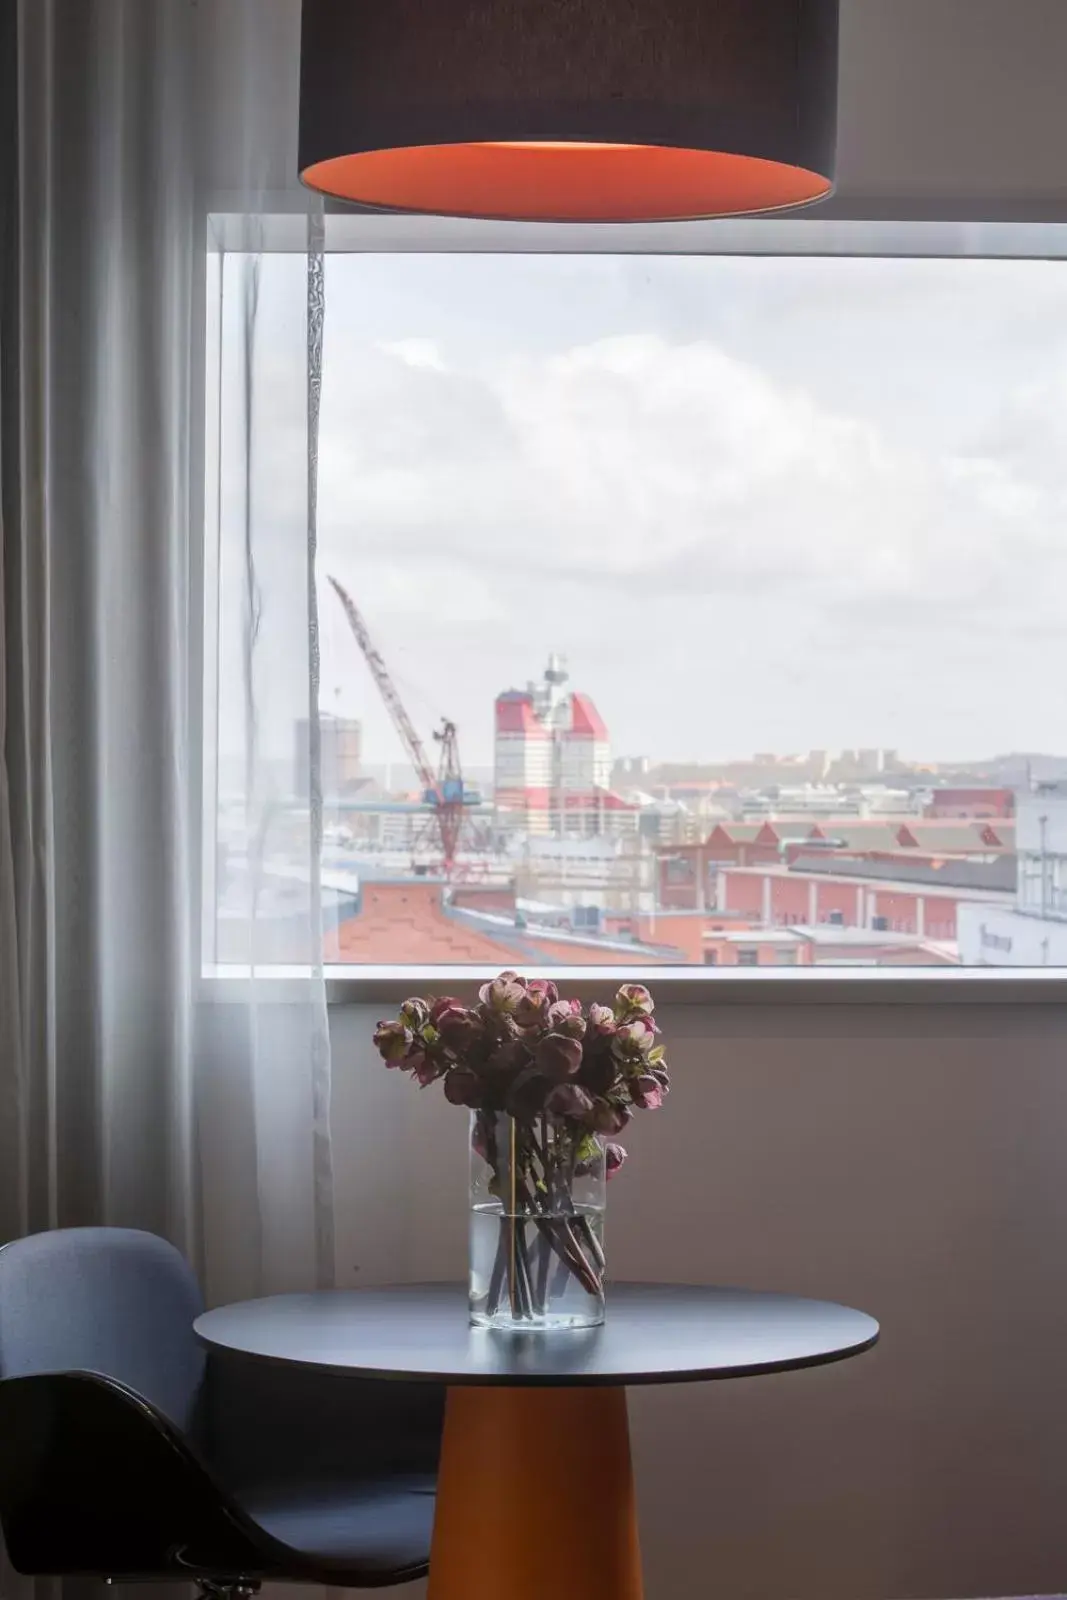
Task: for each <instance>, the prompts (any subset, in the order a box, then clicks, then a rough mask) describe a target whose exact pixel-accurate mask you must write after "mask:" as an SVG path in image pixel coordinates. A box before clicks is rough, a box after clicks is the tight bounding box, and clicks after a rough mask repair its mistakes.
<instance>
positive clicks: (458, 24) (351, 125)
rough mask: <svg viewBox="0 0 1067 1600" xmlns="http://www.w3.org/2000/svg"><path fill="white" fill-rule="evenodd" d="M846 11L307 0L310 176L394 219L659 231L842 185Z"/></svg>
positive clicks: (682, 4)
mask: <svg viewBox="0 0 1067 1600" xmlns="http://www.w3.org/2000/svg"><path fill="white" fill-rule="evenodd" d="M837 32H838V0H303V36H302V41H301V83H300V173H301V177H302V179H303V181H304V182H305V183H306V184H307V185H309V186H310V187H311V188H313V189H317V190H320V191H321V192H322V193H324V194H326V195H331V196H333V197H335V198H337V199H340V200H348V201H355V202H358V203H359V204H361V205H364V206H370V207H375V208H380V209H384V210H388V211H409V212H422V213H431V214H434V215H443V216H458V217H486V218H500V219H510V220H517V221H554V222H648V221H663V220H667V219H675V220H677V219H684V218H693V217H709V216H729V215H736V214H738V213H742V212H756V211H777V210H783V209H785V208H787V207H791V206H798V205H804V204H806V203H808V202H809V201H812V200H818V199H821V198H823V197H824V196H825V195H827V194H829V193H830V191H831V189H832V188H833V180H834V152H835V144H836V130H837Z"/></svg>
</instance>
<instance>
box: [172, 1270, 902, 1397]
mask: <svg viewBox="0 0 1067 1600" xmlns="http://www.w3.org/2000/svg"><path fill="white" fill-rule="evenodd" d="M196 1333H197V1336H198V1337H199V1339H200V1340H201V1341H202V1343H204V1344H205V1345H207V1346H209V1347H210V1348H211V1349H214V1350H218V1351H224V1352H227V1353H228V1354H231V1355H240V1356H245V1357H248V1358H250V1359H254V1360H259V1361H267V1362H274V1363H276V1364H281V1365H285V1366H296V1367H304V1368H310V1369H312V1370H316V1371H320V1372H322V1371H328V1372H334V1373H341V1374H348V1375H349V1376H351V1377H362V1378H402V1379H407V1380H409V1381H410V1380H416V1381H419V1380H421V1381H424V1382H428V1381H433V1382H437V1383H447V1384H493V1383H496V1384H504V1385H521V1384H543V1385H546V1386H554V1387H558V1386H563V1385H566V1384H589V1385H594V1384H599V1385H609V1384H617V1385H621V1384H626V1385H632V1384H651V1383H686V1382H696V1381H702V1380H705V1379H712V1378H741V1377H748V1376H752V1375H754V1374H757V1373H766V1372H788V1371H790V1370H792V1369H794V1368H798V1367H815V1366H821V1365H823V1364H824V1363H826V1362H829V1361H841V1360H844V1359H845V1358H846V1357H848V1356H854V1355H859V1353H860V1352H861V1351H863V1350H867V1349H869V1348H870V1346H871V1345H873V1344H874V1343H875V1341H876V1340H877V1338H878V1324H877V1322H875V1321H874V1319H873V1318H872V1317H868V1316H866V1315H865V1314H864V1313H863V1312H862V1311H852V1310H849V1308H848V1307H847V1306H839V1305H834V1304H832V1303H830V1302H827V1301H821V1300H801V1299H798V1298H796V1297H795V1296H793V1295H783V1294H764V1293H760V1292H757V1291H755V1290H751V1289H712V1288H696V1287H677V1286H674V1285H667V1284H613V1285H611V1286H610V1287H609V1289H608V1310H607V1321H606V1322H605V1324H604V1326H603V1327H602V1328H591V1329H587V1330H582V1331H572V1330H563V1331H559V1332H547V1333H546V1332H533V1331H531V1332H510V1331H509V1332H504V1333H501V1332H497V1331H486V1330H483V1329H472V1328H471V1327H470V1326H469V1325H468V1321H467V1296H466V1291H465V1289H463V1288H461V1287H459V1286H453V1285H450V1284H431V1285H419V1286H414V1287H410V1288H396V1289H360V1290H355V1291H353V1292H351V1293H349V1292H342V1291H335V1292H332V1293H322V1294H297V1295H279V1296H277V1297H275V1298H273V1299H269V1300H248V1301H245V1302H244V1303H243V1304H240V1305H232V1306H222V1307H220V1308H219V1309H218V1310H217V1311H208V1312H206V1313H205V1314H204V1315H203V1316H202V1317H199V1318H198V1319H197V1322H196Z"/></svg>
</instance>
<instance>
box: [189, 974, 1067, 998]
mask: <svg viewBox="0 0 1067 1600" xmlns="http://www.w3.org/2000/svg"><path fill="white" fill-rule="evenodd" d="M531 975H532V969H531ZM537 975H539V976H544V977H549V978H551V979H552V981H553V982H554V983H558V984H559V985H560V987H561V988H562V989H565V990H566V992H567V993H568V994H569V995H577V996H578V997H579V998H583V999H584V998H586V997H588V998H591V999H595V998H598V997H603V996H604V995H605V994H610V992H611V990H612V989H613V987H615V986H617V985H618V984H620V983H647V984H648V986H649V987H650V988H651V989H652V991H653V993H654V994H655V996H656V999H657V1000H658V1001H659V1003H660V1005H731V1004H733V1005H738V1004H740V1005H749V1006H751V1005H759V1006H764V1005H871V1004H878V1005H887V1004H889V1005H972V1006H973V1005H1016V1006H1017V1005H1020V1004H1037V1005H1063V1006H1067V970H1065V969H1060V968H1056V969H1048V968H1031V967H1018V968H1002V969H992V968H983V967H971V968H965V969H961V968H959V967H954V968H952V969H950V970H945V969H936V968H933V969H923V968H914V969H911V970H909V969H907V968H903V969H902V968H892V969H888V968H877V967H863V968H859V967H856V968H847V967H838V968H825V969H823V970H812V969H810V968H809V969H807V970H803V969H799V968H792V969H783V968H775V967H764V968H733V969H730V970H724V969H721V968H720V969H718V970H715V969H708V970H706V971H701V970H700V969H693V968H687V967H678V968H673V969H672V968H665V967H657V968H650V969H649V970H648V971H647V972H645V971H638V970H634V969H632V968H627V969H626V970H621V969H619V968H612V967H553V968H551V969H547V968H546V969H545V970H544V972H543V973H540V974H537ZM495 976H496V969H495V968H494V969H493V970H492V971H490V969H488V968H486V969H485V970H482V969H480V968H476V967H360V968H358V969H353V968H352V967H327V968H326V969H325V972H324V977H325V981H326V999H327V1003H328V1004H329V1005H330V1006H347V1005H382V1006H390V1005H396V1004H399V1002H400V1001H402V1000H404V999H406V998H407V997H408V995H412V994H454V995H456V996H458V997H459V998H460V999H465V1000H468V1001H469V1000H471V999H472V998H473V997H474V995H475V994H476V992H477V989H478V987H479V986H480V985H481V984H482V983H484V982H486V980H487V979H489V978H492V977H495ZM253 983H254V988H255V998H256V1000H257V1001H263V1002H266V1003H278V1004H294V1003H298V1002H300V1001H301V1000H305V999H307V998H308V997H309V996H310V995H311V994H312V993H313V992H314V989H315V985H314V982H313V978H312V974H311V972H310V970H309V969H307V968H304V969H301V968H299V967H270V968H260V969H259V970H258V971H257V973H256V974H255V978H254V980H253V979H252V975H251V973H250V972H249V971H248V970H247V969H243V968H240V967H216V968H210V969H207V970H206V971H205V972H204V974H203V978H202V982H201V986H200V996H201V998H202V999H203V1000H205V1001H208V1002H220V1003H232V1004H247V1003H248V1002H249V1000H250V999H251V998H252V988H253Z"/></svg>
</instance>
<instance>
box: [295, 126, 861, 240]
mask: <svg viewBox="0 0 1067 1600" xmlns="http://www.w3.org/2000/svg"><path fill="white" fill-rule="evenodd" d="M302 176H303V179H304V182H305V183H306V184H308V185H309V186H310V187H311V188H312V189H318V190H321V191H322V193H324V194H328V195H333V196H334V197H336V198H337V199H341V200H353V201H358V202H359V203H361V204H363V205H371V206H381V207H383V208H385V209H388V210H395V211H415V212H426V213H431V214H433V215H437V216H453V217H455V216H459V217H487V218H495V219H499V220H501V221H514V222H520V221H522V222H667V221H681V220H684V219H687V218H696V217H716V216H736V215H739V214H742V213H744V212H753V211H778V210H782V209H784V208H786V207H789V206H798V205H804V204H806V203H807V202H809V201H811V200H818V199H821V198H822V197H823V196H824V195H827V194H829V192H830V190H831V188H832V183H831V180H830V179H829V178H826V177H824V176H822V175H821V174H819V173H817V172H809V171H808V170H807V169H806V168H804V167H793V166H788V165H786V164H784V163H779V162H776V161H764V160H761V159H758V158H756V157H754V156H736V155H726V154H724V153H723V152H721V151H714V150H676V149H671V148H668V147H666V146H663V145H625V144H614V145H613V144H574V143H571V144H567V143H543V144H533V143H500V144H445V145H418V146H415V147H412V148H406V149H396V150H373V151H369V152H367V153H365V154H362V155H352V156H336V157H334V158H332V159H331V160H328V161H318V162H315V163H313V165H311V166H310V167H307V168H305V170H304V172H303V174H302Z"/></svg>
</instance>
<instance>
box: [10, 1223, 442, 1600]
mask: <svg viewBox="0 0 1067 1600" xmlns="http://www.w3.org/2000/svg"><path fill="white" fill-rule="evenodd" d="M202 1309H203V1307H202V1302H201V1296H200V1290H199V1287H198V1285H197V1282H196V1278H195V1277H194V1275H193V1273H192V1271H191V1270H190V1268H189V1266H188V1265H187V1263H186V1262H185V1261H184V1260H183V1258H182V1257H181V1255H179V1253H178V1252H177V1251H176V1250H174V1249H173V1248H172V1247H171V1246H170V1245H169V1244H167V1243H165V1242H164V1241H163V1240H162V1239H158V1238H156V1237H155V1236H154V1235H152V1234H147V1233H136V1232H131V1231H128V1230H126V1229H118V1228H76V1229H69V1230H63V1231H60V1232H55V1233H42V1234H36V1235H34V1236H32V1237H30V1238H28V1239H21V1240H19V1241H18V1242H16V1243H14V1244H9V1245H6V1246H5V1247H4V1248H3V1249H0V1526H2V1528H3V1534H4V1538H5V1541H6V1543H7V1549H8V1555H9V1557H10V1559H11V1561H12V1563H13V1565H14V1566H15V1568H16V1569H17V1570H18V1571H20V1572H23V1573H27V1574H32V1575H44V1574H84V1575H87V1576H97V1577H107V1578H113V1579H133V1578H141V1579H163V1578H172V1579H175V1580H183V1581H189V1580H190V1579H191V1580H195V1581H197V1582H198V1583H199V1585H200V1589H201V1593H202V1594H204V1595H213V1596H219V1595H226V1594H230V1595H238V1594H242V1593H245V1594H247V1593H252V1592H254V1591H255V1590H256V1589H257V1588H258V1587H259V1585H260V1583H262V1582H264V1581H267V1580H269V1581H293V1582H301V1583H324V1584H338V1585H342V1586H344V1587H346V1588H360V1587H363V1588H371V1587H382V1586H385V1585H387V1584H393V1583H403V1582H406V1581H408V1580H409V1579H411V1578H416V1577H420V1576H422V1575H423V1574H424V1573H425V1571H426V1569H427V1564H428V1560H429V1547H430V1532H431V1526H432V1520H433V1507H434V1483H435V1476H436V1468H437V1457H438V1451H439V1447H440V1436H441V1420H442V1415H443V1400H444V1396H443V1393H442V1391H441V1390H440V1389H438V1388H437V1387H436V1386H435V1385H422V1384H412V1385H407V1384H397V1383H374V1382H369V1381H367V1382H363V1381H360V1380H352V1379H339V1378H336V1377H333V1376H322V1377H320V1376H318V1375H315V1374H311V1373H301V1372H289V1371H286V1370H283V1369H273V1368H267V1367H260V1366H257V1365H256V1364H254V1363H251V1362H241V1361H235V1360H228V1359H225V1358H219V1357H217V1356H215V1355H212V1356H210V1357H209V1356H207V1355H206V1354H205V1352H204V1351H203V1350H202V1349H201V1348H200V1346H199V1345H198V1344H197V1342H196V1340H195V1338H194V1337H193V1332H192V1323H193V1319H194V1318H195V1317H196V1316H197V1315H198V1314H199V1312H200V1311H201V1310H202Z"/></svg>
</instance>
